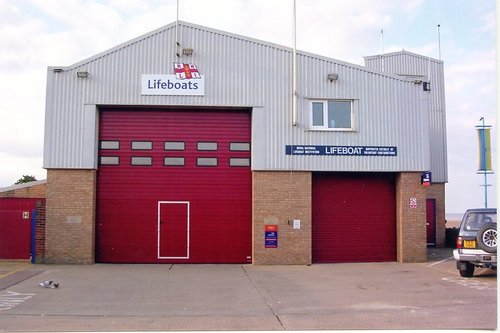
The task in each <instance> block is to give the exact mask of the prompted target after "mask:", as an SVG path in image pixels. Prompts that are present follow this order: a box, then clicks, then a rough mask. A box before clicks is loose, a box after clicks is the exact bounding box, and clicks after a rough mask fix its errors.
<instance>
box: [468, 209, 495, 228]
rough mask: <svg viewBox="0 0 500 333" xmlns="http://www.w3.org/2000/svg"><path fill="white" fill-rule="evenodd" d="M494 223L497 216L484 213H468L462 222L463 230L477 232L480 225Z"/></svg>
mask: <svg viewBox="0 0 500 333" xmlns="http://www.w3.org/2000/svg"><path fill="white" fill-rule="evenodd" d="M489 222H494V223H497V214H495V213H485V212H470V213H468V214H467V216H466V217H465V220H464V221H462V228H463V230H467V231H477V230H478V229H479V228H480V227H481V226H482V225H484V224H486V223H489Z"/></svg>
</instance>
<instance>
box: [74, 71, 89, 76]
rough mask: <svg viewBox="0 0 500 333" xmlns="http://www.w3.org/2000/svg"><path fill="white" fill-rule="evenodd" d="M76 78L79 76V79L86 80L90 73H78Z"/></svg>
mask: <svg viewBox="0 0 500 333" xmlns="http://www.w3.org/2000/svg"><path fill="white" fill-rule="evenodd" d="M76 76H78V77H79V78H85V77H88V76H89V72H87V71H82V72H76Z"/></svg>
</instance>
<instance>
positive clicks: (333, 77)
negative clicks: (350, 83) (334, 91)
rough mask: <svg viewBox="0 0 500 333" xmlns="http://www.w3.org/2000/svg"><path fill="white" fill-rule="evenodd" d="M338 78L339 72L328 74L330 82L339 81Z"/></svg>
mask: <svg viewBox="0 0 500 333" xmlns="http://www.w3.org/2000/svg"><path fill="white" fill-rule="evenodd" d="M338 78H339V75H338V74H337V73H330V74H328V80H330V82H333V81H337V79H338Z"/></svg>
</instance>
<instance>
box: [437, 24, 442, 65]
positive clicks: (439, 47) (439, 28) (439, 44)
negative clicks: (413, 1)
mask: <svg viewBox="0 0 500 333" xmlns="http://www.w3.org/2000/svg"><path fill="white" fill-rule="evenodd" d="M437 33H438V49H439V60H441V24H439V23H438V26H437Z"/></svg>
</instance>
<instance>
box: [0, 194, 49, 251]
mask: <svg viewBox="0 0 500 333" xmlns="http://www.w3.org/2000/svg"><path fill="white" fill-rule="evenodd" d="M40 200H43V199H32V198H0V259H30V255H31V218H32V214H33V211H34V210H35V208H36V204H37V202H38V201H40Z"/></svg>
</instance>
